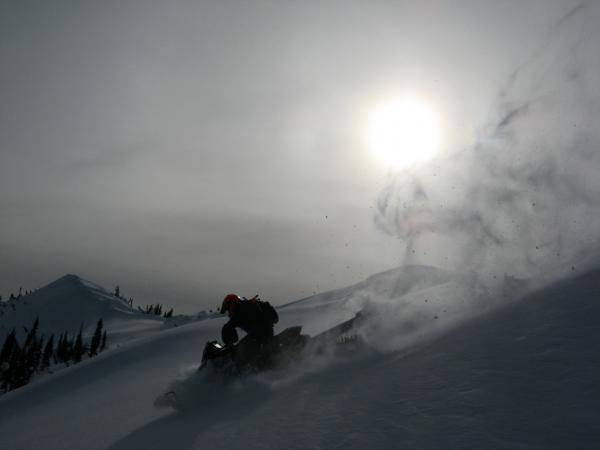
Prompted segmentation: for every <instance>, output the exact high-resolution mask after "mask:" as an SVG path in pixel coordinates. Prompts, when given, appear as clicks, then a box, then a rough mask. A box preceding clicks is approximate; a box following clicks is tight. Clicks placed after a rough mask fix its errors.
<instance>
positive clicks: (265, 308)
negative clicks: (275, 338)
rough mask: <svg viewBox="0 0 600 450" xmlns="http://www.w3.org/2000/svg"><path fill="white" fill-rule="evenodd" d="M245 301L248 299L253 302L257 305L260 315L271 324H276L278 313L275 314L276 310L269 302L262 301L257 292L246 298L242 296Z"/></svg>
mask: <svg viewBox="0 0 600 450" xmlns="http://www.w3.org/2000/svg"><path fill="white" fill-rule="evenodd" d="M244 300H245V301H249V302H252V303H254V304H255V305H257V306H258V309H259V310H260V312H261V314H262V316H263V317H264V318H265V319H266V320H267V321H268V322H270V323H272V324H276V323H277V322H279V314H277V311H275V308H273V306H271V304H270V303H269V302H263V301H262V300H261V299H260V298H259V297H258V294H256V295H255V296H254V297H252V298H250V299H248V298H246V297H244Z"/></svg>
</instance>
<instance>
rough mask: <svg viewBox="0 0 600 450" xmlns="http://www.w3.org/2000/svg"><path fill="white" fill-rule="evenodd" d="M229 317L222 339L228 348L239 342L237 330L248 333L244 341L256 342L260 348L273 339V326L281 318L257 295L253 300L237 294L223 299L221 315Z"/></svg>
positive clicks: (222, 332)
mask: <svg viewBox="0 0 600 450" xmlns="http://www.w3.org/2000/svg"><path fill="white" fill-rule="evenodd" d="M225 312H227V314H228V315H229V321H228V322H227V323H226V324H225V325H223V329H222V330H221V337H222V338H223V343H224V344H225V345H226V346H231V345H232V344H235V343H236V342H237V341H238V334H237V331H236V328H241V329H242V330H244V331H245V332H246V333H247V336H246V337H245V338H244V339H243V340H244V341H248V340H250V341H254V342H255V343H256V344H258V345H259V346H260V347H262V346H263V345H264V344H265V343H267V342H268V341H270V340H271V339H272V338H273V325H274V324H276V323H277V321H278V320H279V317H278V315H277V311H275V309H274V308H273V307H272V306H271V305H270V304H269V302H263V301H261V300H260V299H259V298H258V295H255V296H254V297H253V298H251V299H249V300H247V299H241V298H240V297H239V296H238V295H236V294H229V295H227V296H226V297H225V298H224V299H223V303H222V305H221V314H225Z"/></svg>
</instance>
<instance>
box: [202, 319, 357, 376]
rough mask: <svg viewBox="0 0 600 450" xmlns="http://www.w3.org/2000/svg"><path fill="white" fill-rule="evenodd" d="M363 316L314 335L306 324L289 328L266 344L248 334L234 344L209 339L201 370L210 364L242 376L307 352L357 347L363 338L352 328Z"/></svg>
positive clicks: (319, 352)
mask: <svg viewBox="0 0 600 450" xmlns="http://www.w3.org/2000/svg"><path fill="white" fill-rule="evenodd" d="M363 318H364V315H363V314H361V313H360V312H359V313H358V314H356V316H354V317H353V318H352V319H350V320H347V321H345V322H343V323H341V324H339V325H337V326H335V327H334V328H332V329H330V330H327V331H325V332H323V333H321V334H319V335H317V336H314V337H310V336H308V335H306V334H302V327H300V326H294V327H289V328H286V329H285V330H283V331H282V332H281V333H279V334H277V335H275V336H274V337H273V338H272V339H271V340H270V341H268V342H266V343H264V344H260V343H258V342H256V341H253V340H250V339H249V338H248V337H245V338H243V339H242V340H240V341H239V342H238V343H237V344H236V345H233V346H225V345H223V344H221V343H220V342H218V341H216V340H214V341H209V342H207V343H206V345H205V347H204V351H203V352H202V361H201V364H200V367H199V368H198V371H199V372H200V371H202V370H205V369H206V368H207V367H209V366H210V367H211V368H212V369H213V370H214V371H217V372H220V373H222V374H223V375H226V376H239V375H243V374H246V373H255V372H261V371H264V370H269V369H274V368H278V367H282V366H285V365H287V364H289V363H291V362H293V361H294V360H298V359H300V358H301V357H302V356H303V355H304V354H307V353H310V354H321V353H324V352H325V351H327V350H330V349H333V350H334V351H338V350H339V349H342V348H343V350H344V351H347V350H349V349H351V350H354V349H355V348H356V347H357V346H359V345H361V343H362V341H361V340H360V338H359V336H358V335H357V334H353V333H352V331H353V329H354V328H355V326H356V325H357V322H360V321H361V320H362V319H363ZM341 344H344V345H343V346H342V345H341Z"/></svg>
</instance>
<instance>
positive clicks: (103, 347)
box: [100, 330, 106, 352]
mask: <svg viewBox="0 0 600 450" xmlns="http://www.w3.org/2000/svg"><path fill="white" fill-rule="evenodd" d="M104 349H106V330H104V333H103V334H102V344H101V345H100V351H101V352H103V351H104Z"/></svg>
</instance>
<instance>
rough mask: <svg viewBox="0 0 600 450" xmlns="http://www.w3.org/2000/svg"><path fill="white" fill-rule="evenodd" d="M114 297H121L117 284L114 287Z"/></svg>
mask: <svg viewBox="0 0 600 450" xmlns="http://www.w3.org/2000/svg"><path fill="white" fill-rule="evenodd" d="M115 297H117V298H120V297H121V288H120V287H119V285H118V284H117V286H116V287H115Z"/></svg>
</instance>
